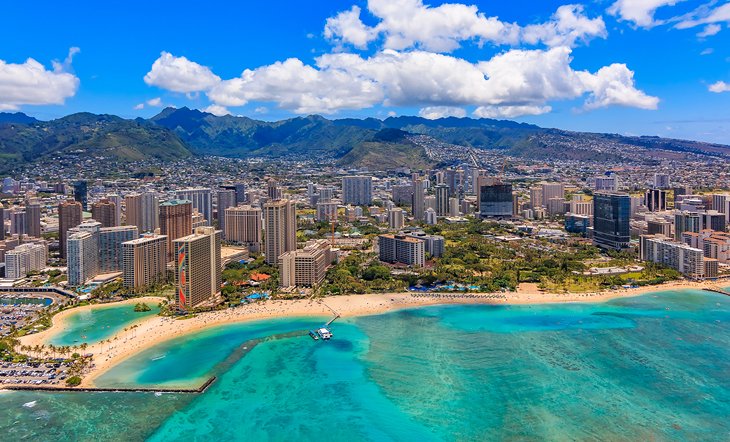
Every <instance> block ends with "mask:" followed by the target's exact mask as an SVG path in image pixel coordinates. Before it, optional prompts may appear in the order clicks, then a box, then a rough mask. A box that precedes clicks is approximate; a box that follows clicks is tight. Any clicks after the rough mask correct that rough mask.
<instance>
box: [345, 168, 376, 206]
mask: <svg viewBox="0 0 730 442" xmlns="http://www.w3.org/2000/svg"><path fill="white" fill-rule="evenodd" d="M342 202H343V203H345V204H353V205H355V206H366V205H369V204H370V203H372V202H373V179H372V177H369V176H362V175H358V176H346V177H343V178H342Z"/></svg>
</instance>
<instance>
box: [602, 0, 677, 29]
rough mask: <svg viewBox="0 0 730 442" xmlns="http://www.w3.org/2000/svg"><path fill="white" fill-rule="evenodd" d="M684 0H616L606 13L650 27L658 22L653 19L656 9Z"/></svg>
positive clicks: (637, 24)
mask: <svg viewBox="0 0 730 442" xmlns="http://www.w3.org/2000/svg"><path fill="white" fill-rule="evenodd" d="M681 1H684V0H617V1H616V2H615V3H613V4H612V5H611V6H610V7H609V8H608V13H609V14H611V15H615V16H617V17H619V18H620V19H621V20H625V21H629V22H632V23H634V24H635V25H636V26H640V27H644V28H650V27H652V26H655V25H657V24H659V22H658V21H656V20H655V19H654V13H655V12H656V11H657V9H659V8H662V7H664V6H674V5H676V4H677V3H679V2H681Z"/></svg>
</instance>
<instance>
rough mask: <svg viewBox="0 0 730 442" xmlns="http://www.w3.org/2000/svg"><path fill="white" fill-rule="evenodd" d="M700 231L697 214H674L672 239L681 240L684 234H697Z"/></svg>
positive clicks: (700, 225)
mask: <svg viewBox="0 0 730 442" xmlns="http://www.w3.org/2000/svg"><path fill="white" fill-rule="evenodd" d="M700 230H702V218H701V217H700V214H699V213H697V212H688V211H678V212H675V214H674V239H675V240H677V241H681V240H682V234H683V233H684V232H694V233H699V231H700Z"/></svg>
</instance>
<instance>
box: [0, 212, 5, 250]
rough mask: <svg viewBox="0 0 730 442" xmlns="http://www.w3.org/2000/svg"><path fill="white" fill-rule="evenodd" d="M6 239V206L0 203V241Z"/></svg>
mask: <svg viewBox="0 0 730 442" xmlns="http://www.w3.org/2000/svg"><path fill="white" fill-rule="evenodd" d="M4 239H5V206H3V203H0V241H2V240H4Z"/></svg>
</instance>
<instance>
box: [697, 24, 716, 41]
mask: <svg viewBox="0 0 730 442" xmlns="http://www.w3.org/2000/svg"><path fill="white" fill-rule="evenodd" d="M720 31H722V26H720V25H718V24H716V23H712V24H709V25H707V26H705V28H704V29H703V30H701V31H700V32H698V33H697V36H698V37H700V38H705V37H711V36H713V35H715V34H717V33H718V32H720Z"/></svg>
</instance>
